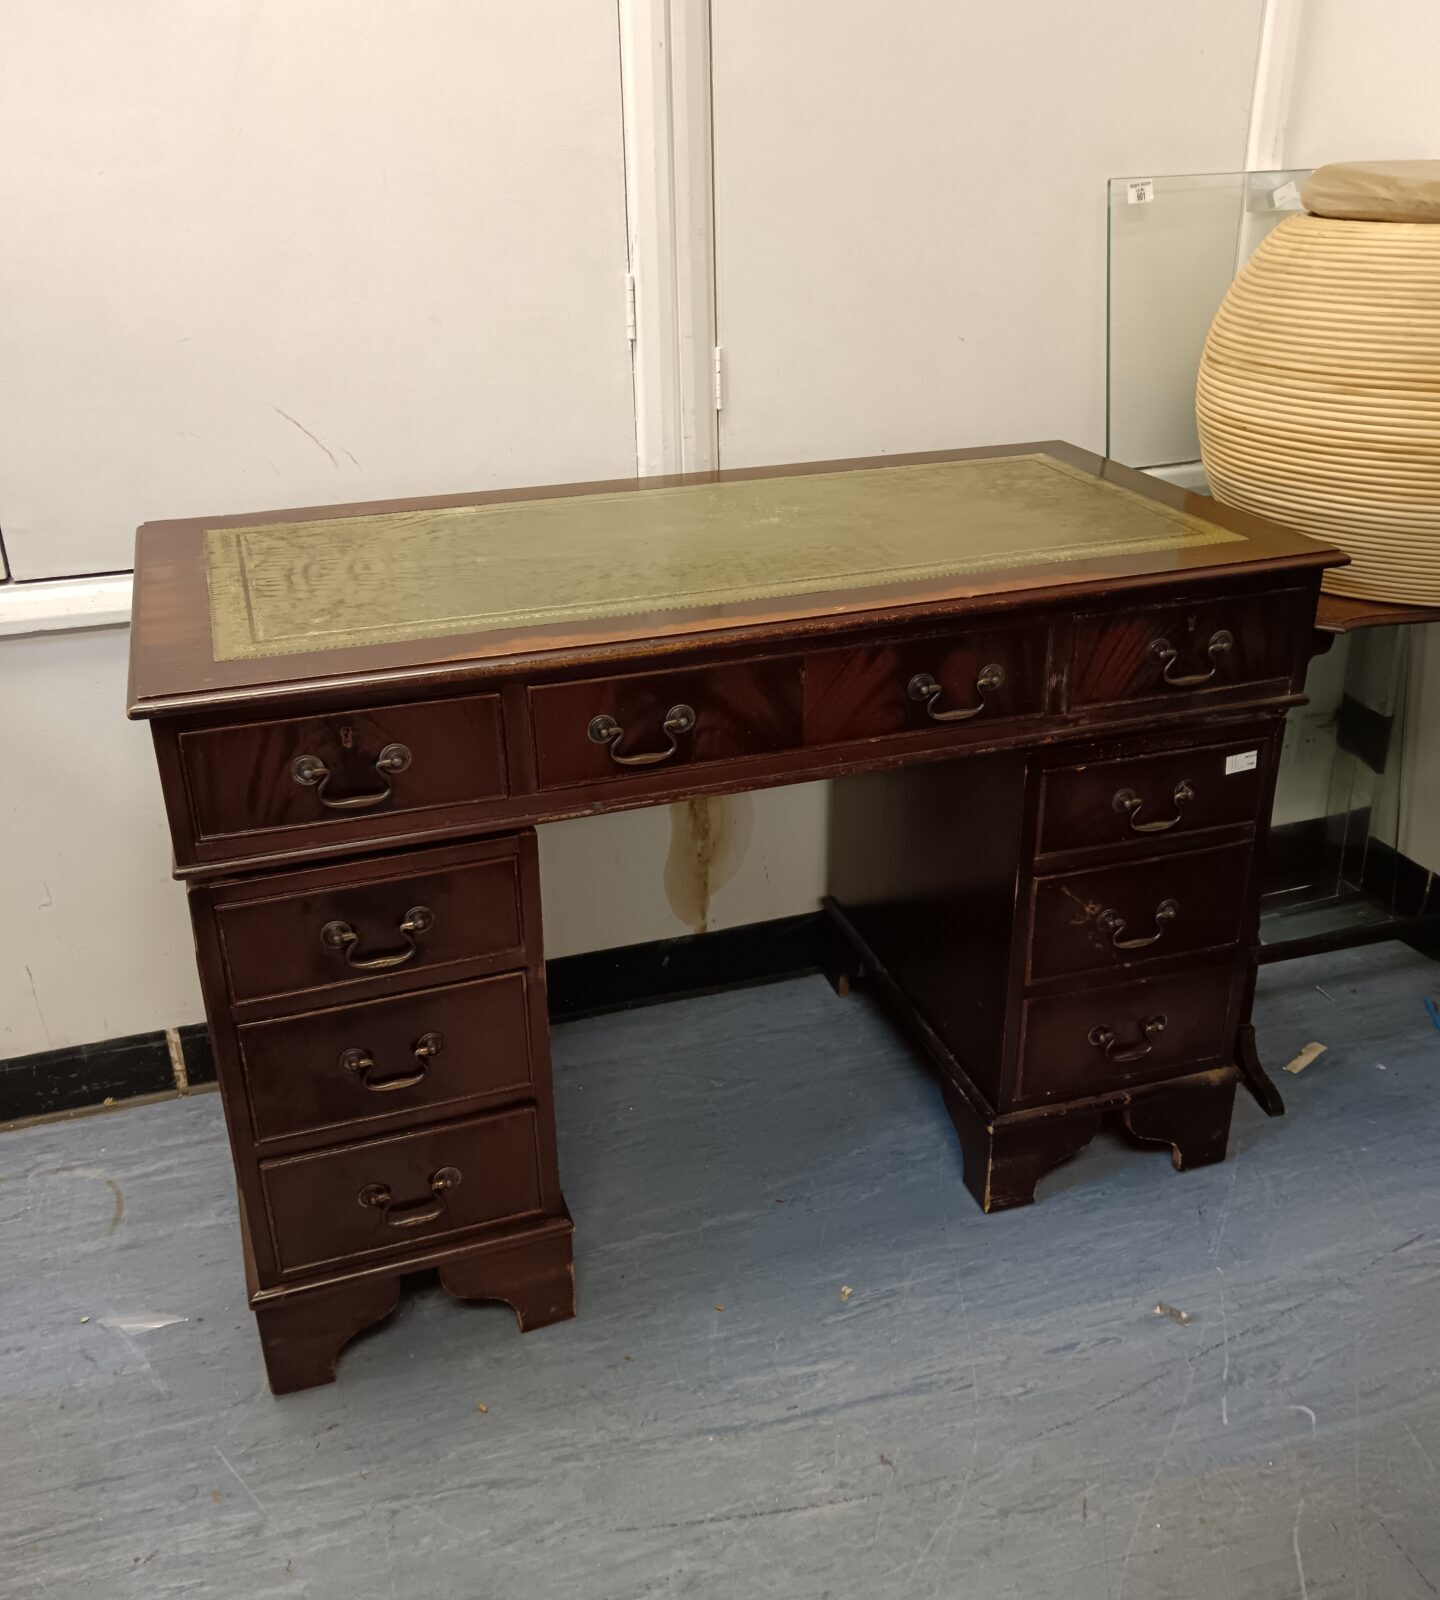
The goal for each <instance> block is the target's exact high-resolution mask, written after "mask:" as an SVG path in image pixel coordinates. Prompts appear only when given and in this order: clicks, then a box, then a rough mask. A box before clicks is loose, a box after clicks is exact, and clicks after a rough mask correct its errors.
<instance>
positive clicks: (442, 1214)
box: [190, 830, 575, 1393]
mask: <svg viewBox="0 0 1440 1600" xmlns="http://www.w3.org/2000/svg"><path fill="white" fill-rule="evenodd" d="M190 905H191V912H192V916H193V919H194V924H195V936H196V948H197V952H198V956H199V962H200V971H201V980H202V985H203V987H204V991H205V998H206V1008H207V1013H208V1016H209V1022H210V1031H211V1036H212V1039H213V1041H214V1046H215V1056H216V1066H217V1072H218V1076H219V1081H220V1089H221V1094H222V1096H223V1099H224V1105H225V1117H226V1123H227V1127H228V1129H229V1134H230V1143H231V1149H232V1153H233V1156H234V1160H235V1173H236V1182H237V1185H238V1188H239V1191H240V1202H241V1214H242V1229H243V1234H244V1242H245V1254H246V1268H247V1278H248V1280H249V1289H250V1304H251V1308H252V1309H253V1310H254V1312H255V1314H256V1318H257V1320H258V1323H259V1329H260V1337H261V1343H262V1345H263V1348H264V1352H265V1363H266V1367H267V1370H268V1372H269V1376H270V1385H271V1388H272V1389H274V1390H275V1392H276V1393H285V1392H288V1391H291V1390H294V1389H303V1388H308V1387H310V1386H311V1385H313V1384H318V1383H325V1382H329V1381H330V1380H331V1379H332V1378H333V1377H334V1376H335V1364H336V1361H337V1359H338V1357H339V1354H340V1351H341V1349H342V1348H343V1347H344V1345H345V1344H346V1343H347V1342H348V1341H349V1340H350V1339H352V1338H354V1337H355V1335H356V1334H358V1333H360V1332H361V1331H362V1330H364V1329H365V1328H367V1327H369V1326H371V1325H372V1324H374V1323H377V1322H379V1321H381V1320H383V1319H384V1318H385V1317H386V1316H387V1315H389V1313H390V1312H391V1311H392V1310H393V1309H394V1307H395V1305H396V1302H397V1300H398V1298H399V1293H400V1284H401V1280H402V1279H403V1278H404V1277H406V1276H407V1275H410V1274H413V1273H417V1272H423V1271H430V1270H435V1271H438V1273H439V1276H440V1281H441V1283H442V1284H443V1285H444V1287H445V1288H446V1289H447V1290H448V1291H449V1292H450V1293H451V1294H453V1295H455V1296H457V1297H459V1298H462V1299H486V1300H503V1301H506V1302H508V1303H509V1304H510V1305H511V1306H512V1307H513V1308H514V1310H515V1313H516V1316H517V1318H518V1320H519V1323H520V1327H521V1329H522V1330H528V1329H530V1328H536V1327H542V1326H544V1325H545V1324H546V1323H549V1322H556V1321H560V1320H562V1319H563V1318H566V1317H570V1316H573V1315H574V1311H575V1293H574V1279H573V1274H572V1269H571V1223H570V1217H569V1213H568V1212H567V1211H566V1209H565V1202H564V1200H563V1198H562V1197H561V1193H560V1183H559V1175H558V1172H557V1168H556V1155H555V1125H554V1107H553V1097H552V1091H551V1084H550V1054H549V1031H548V1024H547V1020H546V1004H545V971H544V962H543V955H542V952H543V945H542V939H541V927H540V900H539V884H538V876H537V869H536V851H535V836H534V832H533V830H525V831H523V832H519V833H513V834H507V835H503V836H500V837H496V838H491V839H485V840H480V841H475V842H471V843H467V844H462V845H451V846H444V847H440V848H432V849H422V850H410V851H405V852H403V853H396V854H393V855H388V856H380V857H370V858H366V859H363V860H359V861H352V862H347V863H344V864H341V865H337V866H325V867H313V868H307V869H305V870H302V871H296V872H285V873H273V874H247V875H245V876H243V877H239V876H237V877H233V878H225V879H220V880H216V881H213V882H209V883H205V884H202V885H196V886H192V888H191V890H190Z"/></svg>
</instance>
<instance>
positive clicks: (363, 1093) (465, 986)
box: [238, 972, 532, 1141]
mask: <svg viewBox="0 0 1440 1600" xmlns="http://www.w3.org/2000/svg"><path fill="white" fill-rule="evenodd" d="M528 1003H529V1002H528V995H527V979H526V976H525V974H524V973H523V972H506V973H502V974H501V975H500V976H499V977H494V978H481V979H479V980H478V981H476V982H474V983H461V984H454V985H447V986H445V987H442V988H438V989H424V990H421V991H420V992H419V993H418V994H407V995H400V996H398V997H396V998H394V999H389V1000H370V1001H365V1002H362V1003H361V1004H359V1005H353V1006H340V1007H336V1008H335V1009H333V1010H329V1011H310V1012H306V1013H305V1014H304V1015H302V1016H298V1017H285V1018H282V1019H280V1020H278V1021H273V1022H251V1023H246V1024H245V1025H244V1026H242V1027H241V1028H240V1029H239V1030H238V1036H239V1043H240V1059H241V1064H242V1066H243V1068H244V1072H245V1087H246V1093H247V1095H248V1096H249V1100H250V1114H251V1117H252V1120H253V1123H254V1129H255V1138H256V1140H257V1141H263V1140H266V1139H279V1138H284V1137H285V1136H286V1135H289V1134H297V1133H312V1132H315V1131H317V1130H320V1129H324V1128H334V1127H339V1126H344V1127H347V1128H351V1127H354V1125H355V1124H357V1123H375V1122H379V1121H382V1120H389V1119H391V1118H394V1117H397V1116H403V1115H405V1114H406V1113H409V1112H414V1111H417V1110H422V1109H423V1110H426V1111H435V1112H453V1111H454V1110H455V1109H456V1108H457V1107H459V1106H462V1105H464V1104H465V1103H467V1102H469V1101H472V1100H479V1099H482V1098H486V1097H491V1098H494V1097H498V1096H500V1095H505V1094H509V1095H513V1096H515V1097H517V1098H518V1097H519V1096H521V1095H523V1094H526V1093H528V1092H529V1091H530V1089H531V1087H532V1080H531V1056H530V1030H529V1010H528ZM412 1120H414V1119H413V1118H412ZM356 1131H361V1130H359V1129H357V1130H356Z"/></svg>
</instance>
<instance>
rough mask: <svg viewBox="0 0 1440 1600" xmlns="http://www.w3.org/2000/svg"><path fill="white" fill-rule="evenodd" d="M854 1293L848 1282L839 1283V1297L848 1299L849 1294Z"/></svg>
mask: <svg viewBox="0 0 1440 1600" xmlns="http://www.w3.org/2000/svg"><path fill="white" fill-rule="evenodd" d="M854 1293H855V1291H854V1290H853V1289H852V1288H851V1287H850V1285H849V1284H848V1283H842V1284H841V1285H840V1298H841V1299H842V1300H848V1299H849V1298H850V1296H851V1295H852V1294H854Z"/></svg>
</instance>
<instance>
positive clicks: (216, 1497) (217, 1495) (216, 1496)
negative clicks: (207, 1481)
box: [210, 1489, 221, 1506]
mask: <svg viewBox="0 0 1440 1600" xmlns="http://www.w3.org/2000/svg"><path fill="white" fill-rule="evenodd" d="M210 1498H211V1499H212V1500H213V1501H214V1502H215V1504H216V1505H217V1506H218V1505H219V1504H220V1500H221V1495H220V1491H219V1490H218V1489H212V1490H211V1491H210Z"/></svg>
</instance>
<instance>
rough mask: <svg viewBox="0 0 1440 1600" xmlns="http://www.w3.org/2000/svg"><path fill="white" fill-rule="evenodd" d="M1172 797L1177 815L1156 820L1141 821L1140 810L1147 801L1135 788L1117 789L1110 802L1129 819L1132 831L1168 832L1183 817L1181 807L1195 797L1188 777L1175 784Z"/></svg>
mask: <svg viewBox="0 0 1440 1600" xmlns="http://www.w3.org/2000/svg"><path fill="white" fill-rule="evenodd" d="M1170 798H1171V799H1172V800H1173V801H1174V802H1175V815H1174V816H1173V817H1161V818H1159V819H1158V820H1157V821H1155V822H1141V821H1140V820H1139V819H1140V812H1141V810H1142V808H1143V807H1144V805H1145V802H1144V801H1143V800H1142V799H1141V798H1140V796H1139V795H1138V794H1136V793H1135V791H1134V790H1133V789H1120V790H1117V791H1116V794H1115V798H1114V799H1113V800H1112V801H1111V802H1110V803H1111V805H1112V806H1114V808H1115V809H1116V810H1117V811H1118V812H1120V813H1121V814H1122V815H1123V816H1124V817H1126V818H1127V819H1128V822H1129V827H1130V831H1131V833H1168V832H1169V831H1170V829H1171V828H1174V827H1176V826H1178V825H1179V823H1180V822H1181V820H1182V818H1181V816H1180V807H1181V806H1183V805H1186V804H1187V803H1188V802H1189V801H1191V800H1193V799H1194V798H1195V791H1194V790H1193V789H1192V788H1191V787H1190V781H1189V779H1188V778H1181V780H1180V781H1179V783H1177V784H1176V785H1175V789H1174V792H1173V793H1172V794H1171V796H1170Z"/></svg>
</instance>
